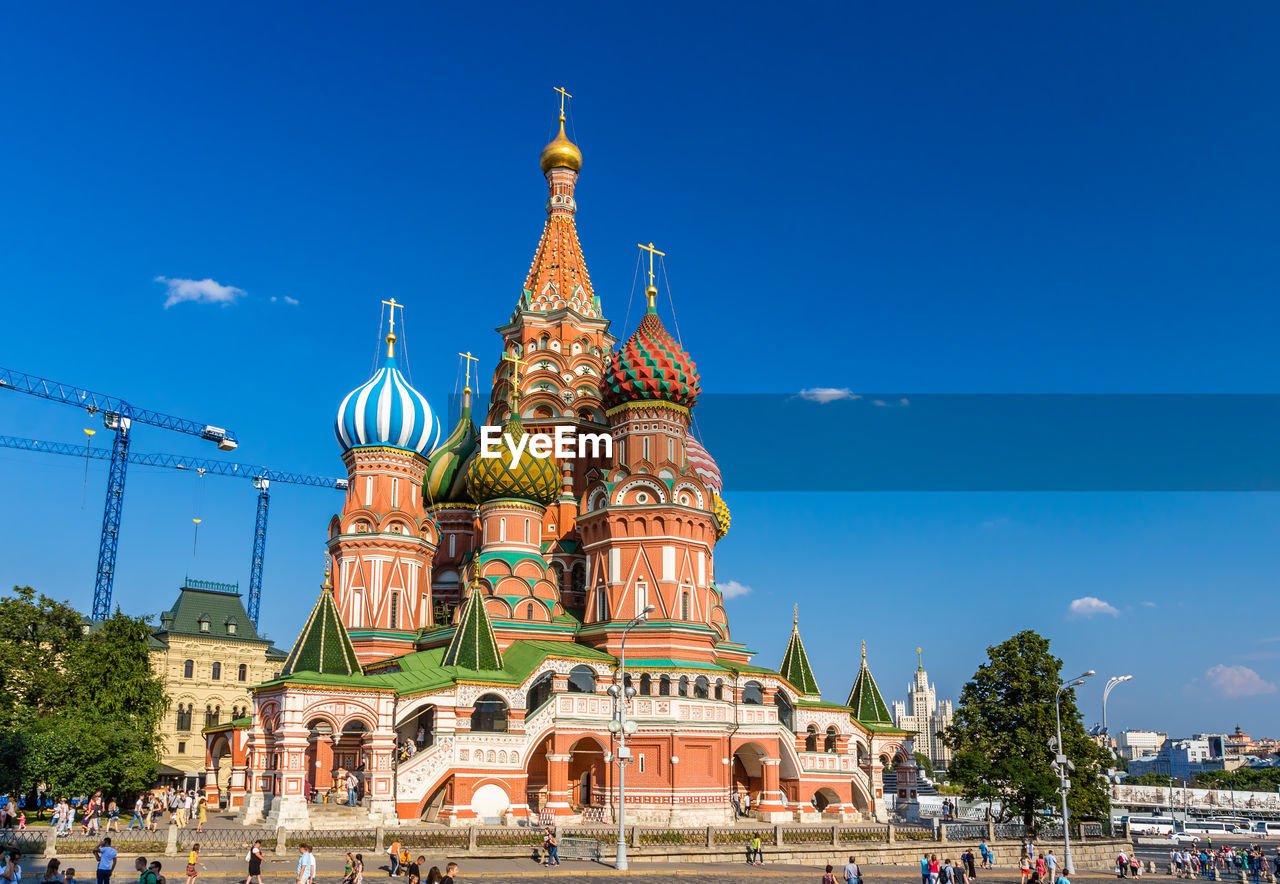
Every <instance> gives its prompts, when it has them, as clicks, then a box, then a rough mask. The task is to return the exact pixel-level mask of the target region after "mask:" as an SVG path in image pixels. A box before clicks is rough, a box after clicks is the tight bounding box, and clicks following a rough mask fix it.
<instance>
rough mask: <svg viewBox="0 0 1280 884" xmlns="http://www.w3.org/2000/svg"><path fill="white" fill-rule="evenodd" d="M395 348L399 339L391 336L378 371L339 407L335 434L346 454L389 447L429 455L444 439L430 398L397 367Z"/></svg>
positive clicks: (388, 336)
mask: <svg viewBox="0 0 1280 884" xmlns="http://www.w3.org/2000/svg"><path fill="white" fill-rule="evenodd" d="M395 344H396V336H395V335H394V334H389V335H387V355H386V356H384V357H383V358H382V364H381V365H380V366H378V370H377V371H376V372H374V373H373V377H371V378H369V380H367V381H365V382H364V383H363V384H361V385H360V386H359V387H356V388H355V389H354V390H352V391H351V392H350V393H348V394H347V397H346V398H345V399H343V400H342V404H341V405H339V406H338V419H337V420H336V421H335V422H334V428H333V431H334V433H335V434H336V435H337V437H338V443H339V444H340V445H341V446H342V450H343V451H349V450H351V449H352V448H356V447H359V446H363V445H388V446H391V447H392V448H403V449H405V450H407V451H416V452H417V453H418V454H422V455H425V454H427V453H428V452H429V451H431V449H432V448H434V447H435V445H436V442H437V441H439V439H440V422H439V421H438V420H437V419H436V416H435V413H434V412H433V411H432V410H431V406H430V405H428V404H427V399H426V397H425V396H423V395H422V394H421V393H419V392H418V391H417V390H415V389H414V388H413V386H412V385H411V384H410V383H409V382H408V381H407V380H405V377H404V375H403V374H401V372H400V368H399V366H397V365H396V357H395Z"/></svg>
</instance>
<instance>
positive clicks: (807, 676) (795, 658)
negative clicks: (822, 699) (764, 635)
mask: <svg viewBox="0 0 1280 884" xmlns="http://www.w3.org/2000/svg"><path fill="white" fill-rule="evenodd" d="M778 674H779V675H781V676H782V677H783V678H785V679H786V680H787V681H789V682H791V684H793V685H794V686H795V687H797V688H798V689H799V690H800V693H802V694H804V695H806V696H809V697H816V696H818V695H819V694H820V693H821V692H820V691H819V690H818V680H817V679H816V678H814V677H813V667H812V666H810V665H809V655H808V654H806V653H805V652H804V642H803V641H801V640H800V615H799V613H798V611H797V614H796V616H795V619H794V620H793V622H792V624H791V641H789V642H787V652H786V653H785V654H783V655H782V665H781V666H779V667H778Z"/></svg>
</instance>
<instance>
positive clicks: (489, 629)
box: [440, 587, 502, 670]
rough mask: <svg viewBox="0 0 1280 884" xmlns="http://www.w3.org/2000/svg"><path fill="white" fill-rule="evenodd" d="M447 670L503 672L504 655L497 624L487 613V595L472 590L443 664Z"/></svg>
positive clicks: (476, 589)
mask: <svg viewBox="0 0 1280 884" xmlns="http://www.w3.org/2000/svg"><path fill="white" fill-rule="evenodd" d="M440 662H441V663H442V664H443V665H445V666H459V667H462V668H463V669H471V670H481V669H487V670H494V669H501V668H502V652H501V651H500V650H498V639H497V637H495V636H494V634H493V623H492V622H491V621H490V620H489V615H488V613H487V612H486V611H485V609H484V594H483V593H481V592H480V591H479V589H478V588H474V587H473V588H472V592H471V594H470V595H469V596H467V600H466V602H464V603H463V605H462V614H461V615H459V617H458V628H457V629H455V630H454V631H453V638H452V639H450V640H449V647H448V648H447V649H446V650H445V652H444V657H443V659H442V660H441V661H440Z"/></svg>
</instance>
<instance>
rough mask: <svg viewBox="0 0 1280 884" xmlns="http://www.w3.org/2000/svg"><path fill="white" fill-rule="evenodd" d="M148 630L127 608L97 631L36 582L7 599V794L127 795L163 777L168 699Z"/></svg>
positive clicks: (1, 698) (3, 701)
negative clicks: (162, 729) (161, 729)
mask: <svg viewBox="0 0 1280 884" xmlns="http://www.w3.org/2000/svg"><path fill="white" fill-rule="evenodd" d="M150 633H151V628H150V626H149V625H148V624H147V621H146V619H145V618H136V617H126V616H125V615H123V614H121V613H120V612H119V610H117V611H116V613H115V615H114V616H112V617H111V618H109V619H107V620H106V621H104V622H102V623H101V624H98V626H97V628H96V629H93V630H89V629H88V628H86V624H85V621H84V619H83V618H82V617H81V616H80V614H79V613H78V612H77V611H76V610H75V609H74V608H72V607H71V606H70V605H67V604H65V603H63V602H56V601H54V600H53V599H50V598H48V597H47V596H44V595H37V594H36V592H35V590H33V589H32V588H31V587H29V586H26V587H14V590H13V596H12V597H7V598H3V599H0V647H3V648H4V649H5V659H4V663H3V665H0V688H3V689H2V690H0V791H3V792H10V793H13V792H19V793H27V794H30V793H32V792H34V790H35V788H36V786H37V785H38V784H43V785H44V786H45V787H46V790H47V791H48V792H49V793H51V794H53V795H59V796H61V795H77V794H84V793H90V794H91V793H93V792H94V791H95V790H97V789H103V790H104V791H107V792H108V793H110V794H116V795H124V794H125V793H127V792H129V791H134V790H137V789H142V788H145V787H147V786H150V785H151V784H152V783H153V782H154V781H155V773H156V768H157V767H158V765H159V762H160V752H159V749H160V743H159V739H158V736H157V733H156V729H157V725H158V724H159V722H160V719H161V718H162V717H163V716H164V713H165V710H166V707H167V705H168V700H167V699H166V697H165V694H164V684H163V682H161V681H160V679H159V678H158V677H157V676H156V675H155V674H154V673H153V672H152V670H151V666H150V663H149V660H148V651H147V638H148V636H149V635H150Z"/></svg>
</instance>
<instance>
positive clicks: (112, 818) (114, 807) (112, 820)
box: [107, 798, 120, 835]
mask: <svg viewBox="0 0 1280 884" xmlns="http://www.w3.org/2000/svg"><path fill="white" fill-rule="evenodd" d="M107 831H108V832H112V831H114V832H115V833H116V834H117V835H118V834H120V805H119V804H117V803H116V800H115V799H114V798H112V799H111V801H109V802H108V803H107Z"/></svg>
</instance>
